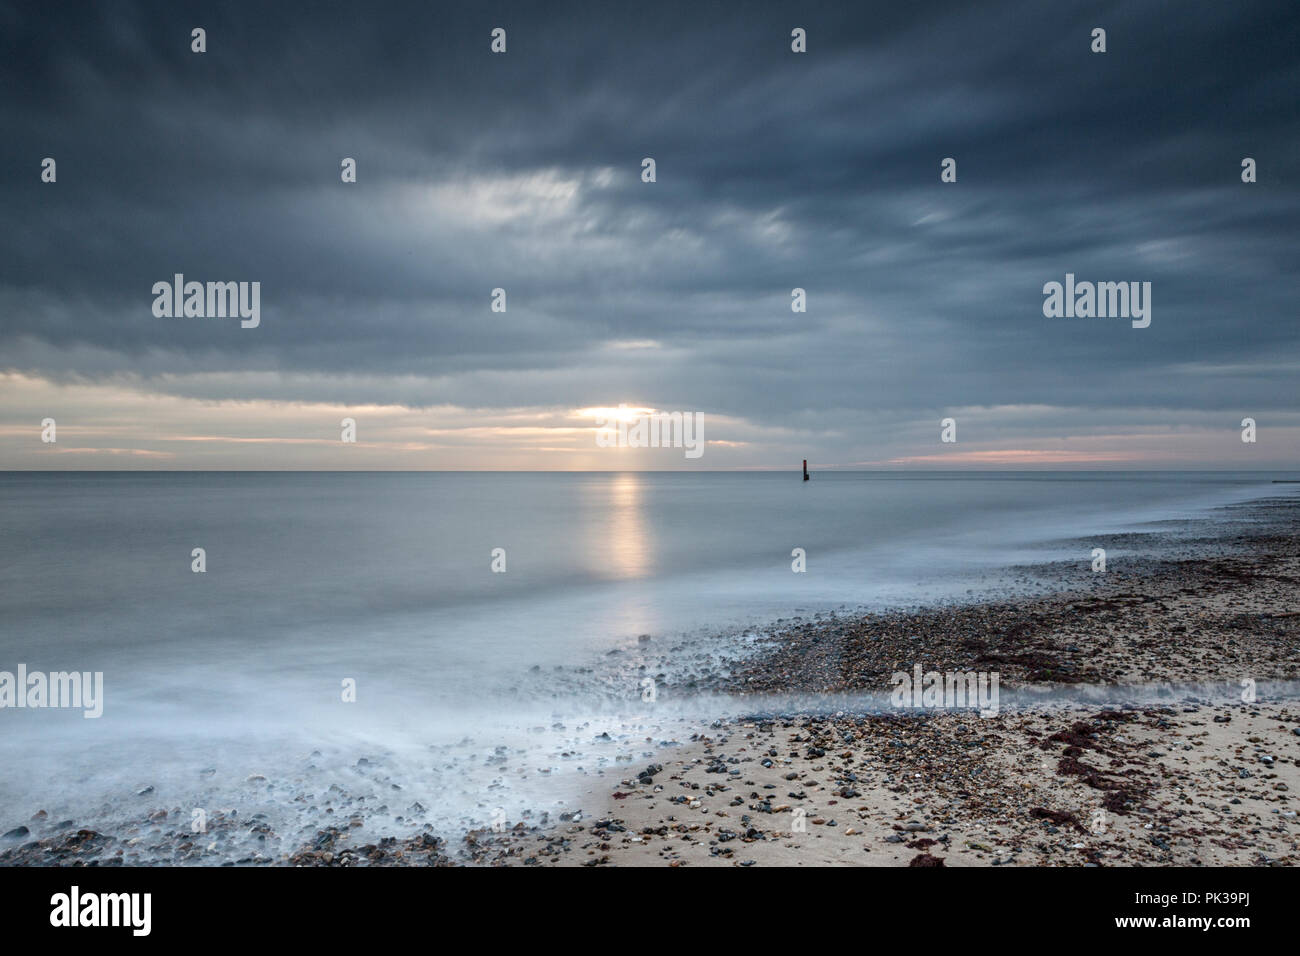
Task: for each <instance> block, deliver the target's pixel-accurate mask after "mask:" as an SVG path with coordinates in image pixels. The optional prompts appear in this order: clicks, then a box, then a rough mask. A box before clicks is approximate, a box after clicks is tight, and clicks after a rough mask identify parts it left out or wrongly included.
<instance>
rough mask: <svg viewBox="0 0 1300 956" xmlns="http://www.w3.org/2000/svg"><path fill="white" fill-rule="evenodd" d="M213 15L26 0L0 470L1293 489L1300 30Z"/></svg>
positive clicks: (956, 13) (571, 12) (791, 17)
mask: <svg viewBox="0 0 1300 956" xmlns="http://www.w3.org/2000/svg"><path fill="white" fill-rule="evenodd" d="M187 7H188V5H187V4H184V3H175V2H163V3H158V4H128V3H112V4H95V5H86V6H79V5H73V4H32V3H12V4H10V3H5V4H0V89H2V90H3V92H2V93H0V103H2V106H0V128H2V129H3V134H2V135H0V209H3V216H4V222H5V229H4V230H3V234H2V235H0V242H2V243H3V249H2V250H0V467H2V468H264V469H280V468H321V469H334V468H522V469H532V468H535V469H582V468H601V469H603V468H624V467H639V468H689V469H699V468H706V469H707V468H790V467H798V461H799V459H801V458H808V459H810V461H811V462H812V464H813V465H814V467H831V466H843V467H872V468H874V467H888V468H905V467H941V468H948V467H996V468H1005V467H1052V468H1077V467H1082V468H1098V467H1100V468H1181V467H1190V468H1227V469H1239V468H1294V467H1296V463H1297V461H1298V460H1300V412H1298V411H1297V409H1296V398H1297V396H1298V395H1300V321H1298V317H1297V302H1298V301H1300V233H1298V229H1297V227H1298V224H1300V192H1298V190H1297V174H1298V173H1300V124H1298V123H1297V117H1298V116H1300V109H1298V104H1297V94H1298V93H1300V52H1298V51H1297V44H1296V38H1297V36H1298V35H1300V7H1297V6H1296V5H1295V4H1291V3H1279V2H1258V3H1256V2H1249V0H1234V2H1232V3H1158V2H1139V0H1124V2H1120V3H1113V4H1112V3H1095V4H1093V3H1060V2H1035V3H1026V2H1006V3H1002V2H981V3H978V4H962V3H952V4H946V3H935V4H915V3H892V4H866V3H847V2H846V3H839V4H811V3H807V2H800V3H784V4H765V5H760V4H756V3H739V2H737V3H733V4H727V5H722V6H715V5H705V4H701V3H691V4H686V5H683V6H681V7H674V6H672V5H670V4H664V3H659V2H654V3H616V2H604V3H591V4H584V5H575V6H565V5H560V4H555V3H550V2H548V3H544V4H542V3H535V2H530V3H520V4H517V5H499V4H464V5H457V6H448V5H444V4H439V3H431V2H428V0H422V2H418V3H409V4H397V3H381V4H339V5H332V4H321V3H311V4H304V5H302V6H300V7H299V6H296V5H291V4H285V3H275V4H221V5H211V6H210V7H209V5H203V7H197V6H195V7H194V8H190V9H187ZM195 27H203V28H204V29H205V30H206V39H207V51H206V52H205V53H201V54H200V53H194V52H191V42H192V41H191V30H192V29H193V28H195ZM495 27H501V28H504V29H505V30H506V37H507V49H506V52H505V53H504V54H494V53H493V52H492V51H491V49H490V44H491V32H492V30H493V28H495ZM795 27H801V28H803V29H805V30H806V31H807V52H806V53H802V54H799V53H794V52H792V50H791V30H792V29H794V28H795ZM1095 27H1102V28H1104V29H1105V30H1106V46H1107V51H1106V52H1105V53H1093V52H1092V51H1091V45H1092V43H1093V40H1092V36H1091V34H1092V30H1093V28H1095ZM45 157H52V158H54V159H55V161H56V163H57V167H56V169H57V180H56V182H54V183H46V182H42V180H41V164H42V160H43V159H44V158H45ZM344 157H352V158H355V160H356V163H357V182H356V183H343V182H342V181H341V177H340V163H341V161H342V159H343V158H344ZM645 157H653V158H654V160H655V162H656V177H657V181H656V182H654V183H645V182H642V179H641V171H642V159H643V158H645ZM945 157H952V158H953V159H955V160H956V163H957V181H956V182H955V183H944V182H941V181H940V172H941V166H940V164H941V161H942V160H943V159H944V158H945ZM1244 157H1251V158H1253V159H1255V161H1256V163H1257V178H1258V181H1257V182H1255V183H1252V184H1246V183H1243V182H1242V177H1241V173H1242V168H1241V163H1242V159H1243V158H1244ZM176 273H183V274H184V276H185V277H186V279H187V280H197V281H204V282H206V281H258V282H260V283H261V323H260V325H259V326H258V327H257V328H255V329H251V328H250V329H245V328H241V327H240V323H239V321H238V319H229V318H225V319H220V318H194V317H189V318H185V317H181V318H159V317H156V316H155V315H154V314H153V309H152V306H153V302H154V295H153V293H152V291H151V290H152V287H153V285H154V283H156V282H159V281H168V282H170V281H171V279H172V276H173V275H174V274H176ZM1066 273H1073V274H1075V276H1076V277H1077V279H1078V280H1079V281H1084V280H1091V281H1125V282H1127V281H1137V282H1150V283H1151V289H1152V293H1151V324H1150V326H1149V327H1148V328H1144V329H1139V328H1133V327H1132V325H1131V323H1130V322H1129V321H1128V320H1126V319H1119V318H1104V319H1103V318H1091V319H1077V318H1070V319H1067V318H1048V317H1045V316H1044V314H1043V301H1044V295H1043V285H1044V283H1047V282H1051V281H1057V282H1063V281H1064V279H1065V275H1066ZM795 287H800V288H804V289H806V290H807V312H806V313H802V314H801V313H795V312H792V311H791V290H792V289H793V288H795ZM494 288H503V289H505V290H506V301H507V311H506V312H504V313H501V312H493V311H492V310H491V297H492V290H493V289H494ZM620 403H626V404H627V405H629V406H634V407H643V408H651V409H658V410H664V411H686V412H699V413H701V414H702V415H703V421H704V437H705V439H706V441H707V442H708V445H707V447H706V453H705V454H704V455H703V456H702V457H700V458H698V459H690V460H688V459H686V458H685V456H684V455H683V454H682V453H681V451H680V450H674V449H648V450H629V449H618V448H613V449H611V448H599V447H597V446H596V442H595V431H594V425H595V419H594V417H593V416H592V414H591V413H590V412H584V410H588V409H592V408H597V407H606V406H617V405H619V404H620ZM344 417H352V418H354V419H355V420H356V421H357V439H358V441H357V442H356V443H355V444H347V443H344V442H342V441H341V440H340V420H341V419H342V418H344ZM947 417H952V418H954V419H955V420H956V422H957V441H956V442H955V443H943V442H941V441H940V431H941V429H940V420H941V419H943V418H947ZM1245 417H1251V418H1254V419H1255V420H1256V421H1257V423H1258V430H1259V431H1258V438H1259V440H1258V441H1257V442H1256V443H1254V444H1246V443H1243V442H1242V441H1241V439H1240V435H1241V420H1242V419H1243V418H1245ZM45 418H54V419H55V420H56V422H57V441H55V442H54V443H46V442H42V441H41V433H42V429H41V422H42V420H43V419H45Z"/></svg>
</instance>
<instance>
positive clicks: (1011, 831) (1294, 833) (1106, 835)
mask: <svg viewBox="0 0 1300 956" xmlns="http://www.w3.org/2000/svg"><path fill="white" fill-rule="evenodd" d="M1259 504H1260V507H1261V508H1264V509H1266V510H1268V511H1269V512H1271V513H1273V516H1274V517H1276V518H1278V519H1279V520H1278V522H1277V524H1276V525H1275V526H1273V527H1270V528H1268V529H1265V530H1261V531H1260V532H1259V533H1252V534H1250V535H1249V536H1248V537H1249V546H1250V552H1251V553H1250V554H1235V553H1234V554H1232V555H1230V556H1229V555H1224V556H1214V557H1197V558H1191V559H1187V560H1177V561H1170V560H1161V561H1155V562H1149V561H1148V562H1142V561H1139V562H1138V568H1137V570H1136V571H1134V572H1133V573H1126V574H1120V575H1114V576H1108V577H1104V578H1099V579H1093V580H1090V581H1088V586H1087V587H1086V588H1078V587H1076V588H1074V589H1071V590H1066V591H1063V592H1061V593H1057V594H1050V595H1047V596H1043V597H1035V598H1027V599H1024V600H1015V601H988V602H981V603H975V604H969V605H958V606H954V607H941V608H935V609H930V610H925V611H920V612H908V613H902V612H900V613H893V614H884V615H862V616H856V617H853V618H832V619H830V620H826V621H812V622H804V623H800V624H798V625H796V626H792V627H788V628H785V629H783V630H781V631H778V632H776V633H774V634H772V635H770V636H769V637H768V638H767V639H766V641H765V646H764V648H763V651H762V652H761V653H760V654H759V655H757V656H756V657H755V658H754V659H752V660H749V661H747V662H745V663H743V664H741V665H739V666H738V667H737V668H736V669H735V671H734V673H733V674H731V675H730V676H729V677H727V678H726V679H725V680H721V681H718V682H717V687H716V689H718V690H725V691H729V692H730V693H732V694H733V695H736V696H751V695H752V696H754V697H755V698H756V699H757V700H765V699H766V696H765V695H771V694H774V693H775V694H778V695H779V694H785V695H789V694H790V692H791V691H792V690H794V689H799V690H802V691H803V692H804V693H805V694H811V695H813V696H816V695H821V694H827V695H837V694H838V695H844V694H847V693H851V692H854V691H866V692H875V693H876V694H881V693H884V692H887V691H888V689H889V688H890V687H891V686H892V685H891V683H890V679H889V678H890V676H891V675H892V674H893V673H895V672H900V671H901V672H904V673H907V672H910V671H911V670H912V669H913V667H914V666H915V665H918V664H919V665H921V666H922V667H923V668H924V669H925V670H926V671H938V672H944V671H948V672H952V671H957V672H964V671H972V670H975V671H978V670H988V669H990V667H992V668H996V669H997V670H998V671H999V672H1000V676H1001V678H1002V681H1003V686H1004V687H1006V688H1009V689H1012V690H1015V689H1023V688H1031V687H1032V688H1049V689H1050V688H1059V689H1067V690H1068V689H1069V688H1078V687H1084V686H1086V687H1089V688H1092V687H1108V688H1111V689H1112V690H1113V693H1114V695H1115V696H1116V698H1117V699H1119V700H1122V699H1123V698H1124V697H1125V696H1130V697H1132V698H1133V699H1138V698H1139V697H1141V696H1142V695H1143V694H1144V693H1149V692H1150V690H1151V687H1152V685H1157V686H1160V685H1164V686H1166V687H1175V686H1177V685H1182V686H1183V687H1184V688H1186V691H1187V692H1186V694H1184V695H1183V696H1185V697H1186V699H1185V700H1177V699H1175V700H1171V701H1170V702H1168V703H1160V702H1150V701H1148V702H1146V703H1143V704H1136V703H1115V704H1096V705H1091V706H1090V705H1087V704H1080V703H1074V704H1066V705H1061V706H1054V707H1034V706H1030V707H1027V708H1025V709H1017V710H1014V711H1003V712H1001V713H998V714H996V715H994V716H990V717H980V716H978V715H977V714H975V713H974V712H942V711H940V712H935V711H928V712H927V711H923V712H920V713H917V712H908V711H899V712H895V713H887V712H886V713H856V714H855V713H853V712H841V713H836V714H825V713H823V714H813V713H798V712H790V713H787V714H769V715H766V716H764V717H761V718H756V717H749V718H745V717H738V718H729V719H722V720H718V721H715V722H714V724H713V726H712V728H711V729H710V730H709V731H708V732H707V733H705V734H702V735H696V736H695V738H694V739H692V740H691V742H690V743H689V744H688V745H686V746H685V747H683V748H682V749H681V750H679V751H676V752H674V753H672V754H670V755H666V756H665V757H664V758H663V759H662V762H661V763H654V764H651V765H649V766H647V767H645V768H644V769H643V771H642V774H641V775H639V776H638V775H632V776H629V777H625V778H623V779H622V780H620V781H619V782H618V786H617V787H615V788H613V789H612V792H610V793H608V794H606V795H604V797H603V798H601V797H600V796H599V795H596V797H595V799H593V800H592V801H591V805H590V806H589V807H588V809H587V820H586V821H583V820H578V821H570V822H568V823H566V824H562V825H561V826H559V827H556V828H552V829H544V828H526V827H524V826H523V825H522V824H519V825H517V826H516V827H515V828H514V829H513V830H512V831H510V832H508V833H506V834H501V833H493V832H491V831H476V832H474V833H471V834H469V835H468V836H467V838H466V853H467V856H468V858H469V859H468V860H467V862H471V863H473V864H477V865H533V866H537V865H638V866H654V865H661V866H662V865H666V866H683V865H742V866H748V865H778V866H799V865H838V864H844V865H880V866H970V865H974V866H979V865H1012V864H1014V865H1082V866H1103V865H1126V866H1140V865H1212V864H1229V865H1295V864H1296V863H1300V848H1298V845H1300V828H1298V827H1297V825H1296V818H1295V803H1296V801H1295V800H1294V799H1293V798H1292V797H1291V796H1290V795H1291V794H1292V793H1296V792H1298V791H1300V700H1297V699H1296V697H1295V694H1294V683H1292V684H1291V688H1292V693H1291V694H1289V695H1288V696H1287V698H1286V699H1283V700H1269V699H1267V697H1265V696H1257V697H1256V698H1255V699H1254V701H1253V702H1250V703H1248V702H1246V701H1245V700H1244V699H1240V698H1242V697H1247V696H1249V691H1251V690H1254V691H1260V690H1261V689H1267V688H1268V687H1269V685H1268V683H1267V682H1268V681H1280V682H1295V681H1296V680H1297V679H1298V678H1300V655H1298V654H1297V653H1296V652H1297V650H1300V613H1298V612H1297V611H1296V610H1295V609H1296V608H1297V606H1300V542H1298V541H1297V539H1296V536H1295V534H1294V533H1293V529H1294V528H1295V527H1296V524H1297V520H1298V509H1297V503H1296V502H1295V501H1293V500H1291V501H1288V500H1286V499H1276V500H1275V499H1265V500H1264V501H1262V502H1260V503H1259ZM1225 550H1226V549H1225ZM1243 679H1249V680H1252V681H1254V684H1253V685H1250V686H1249V687H1247V686H1243V685H1242V684H1241V681H1242V680H1243ZM1205 683H1210V684H1215V685H1218V686H1220V687H1222V688H1224V692H1223V693H1220V694H1217V695H1215V696H1214V697H1213V698H1212V699H1211V698H1210V697H1209V696H1207V695H1206V694H1205V693H1204V692H1198V691H1200V685H1203V684H1205ZM1232 687H1235V689H1236V695H1235V696H1237V697H1238V699H1237V700H1233V699H1232V697H1231V696H1229V694H1228V693H1227V692H1226V691H1227V689H1228V688H1232ZM836 699H837V698H830V699H829V700H830V701H831V703H829V704H828V706H827V707H824V708H822V709H823V710H825V709H829V707H830V706H834V703H833V702H834V701H835V700H836ZM799 810H802V811H803V814H802V817H803V819H802V821H801V822H802V826H803V830H802V832H799V831H798V830H796V829H794V828H795V827H796V825H797V824H796V816H797V815H798V811H799Z"/></svg>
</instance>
